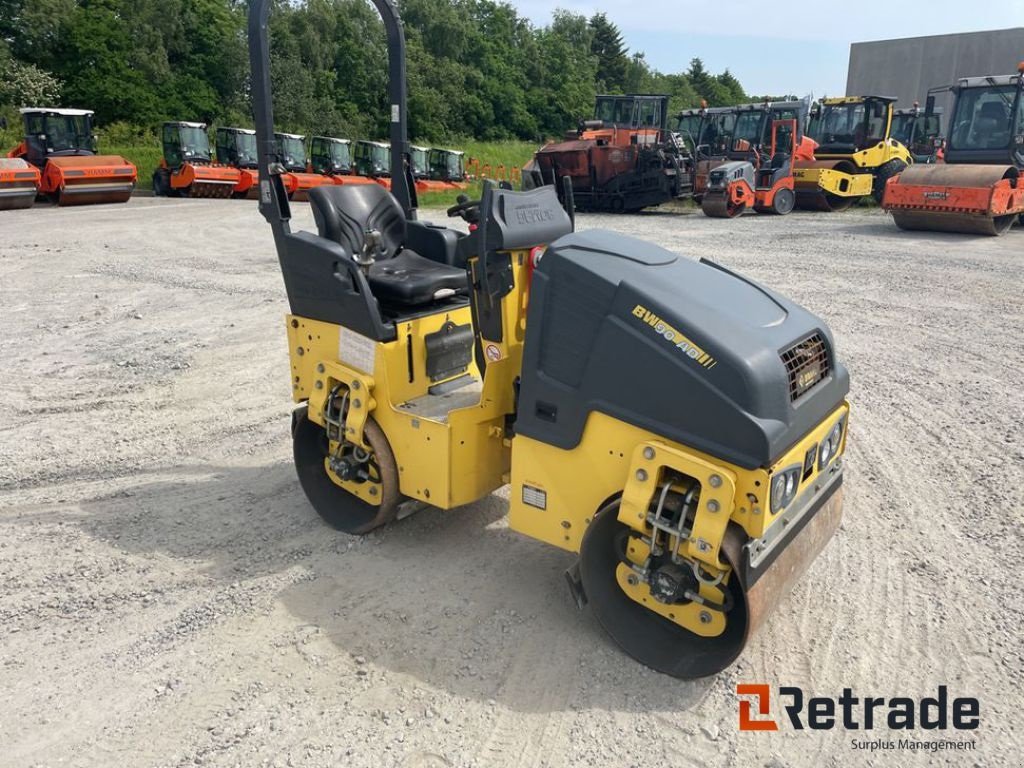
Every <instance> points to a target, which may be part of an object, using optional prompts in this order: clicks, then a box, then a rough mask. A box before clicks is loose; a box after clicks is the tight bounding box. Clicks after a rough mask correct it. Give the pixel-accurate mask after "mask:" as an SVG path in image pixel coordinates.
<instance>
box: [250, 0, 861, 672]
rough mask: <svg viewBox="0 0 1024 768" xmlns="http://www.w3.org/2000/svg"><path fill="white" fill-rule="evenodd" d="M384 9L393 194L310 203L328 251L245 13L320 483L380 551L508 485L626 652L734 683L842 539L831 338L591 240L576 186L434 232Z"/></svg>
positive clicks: (349, 524)
mask: <svg viewBox="0 0 1024 768" xmlns="http://www.w3.org/2000/svg"><path fill="white" fill-rule="evenodd" d="M373 4H374V5H375V6H376V8H377V9H378V11H379V12H380V14H381V16H382V17H383V21H384V28H385V31H386V33H387V40H388V51H389V97H390V98H389V102H390V105H391V116H392V122H391V147H392V151H393V153H392V157H391V193H388V191H387V190H385V189H383V188H381V187H375V186H370V185H364V186H344V187H334V186H332V187H320V188H318V189H314V190H312V191H311V192H310V205H311V208H312V212H313V216H314V219H315V221H316V226H317V232H316V233H315V234H314V233H308V232H302V231H298V232H296V231H293V230H292V228H291V224H290V221H291V212H290V207H289V202H288V197H287V194H286V191H285V185H284V183H283V179H282V173H281V169H280V167H279V166H280V157H279V155H278V152H279V151H280V150H279V147H278V145H277V144H276V142H275V141H274V139H273V133H272V132H273V111H272V105H271V84H270V65H269V52H270V45H269V33H268V15H269V9H270V6H271V0H253V2H252V5H251V7H250V14H249V50H250V58H251V65H252V75H253V81H252V82H253V90H252V96H253V109H254V112H255V115H256V131H257V136H258V139H259V141H258V147H259V155H260V158H259V166H260V203H259V207H260V212H261V214H262V215H263V216H264V217H265V218H266V220H267V221H268V222H269V224H270V226H271V229H272V231H273V234H274V241H275V244H276V248H277V255H278V259H279V262H280V266H281V271H282V274H283V277H284V283H285V288H286V291H287V294H288V300H289V304H290V307H291V313H290V314H289V315H288V316H287V318H286V324H287V338H288V344H289V351H290V360H291V370H290V372H289V381H290V383H291V388H292V397H293V400H294V402H295V403H296V405H297V407H296V409H295V411H294V412H293V418H292V436H293V447H294V458H295V466H296V470H297V473H298V476H299V481H300V484H301V486H302V488H303V490H304V491H305V493H306V495H307V497H308V498H309V500H310V502H311V503H312V505H313V507H314V509H315V510H316V511H317V512H318V513H319V514H320V515H321V516H322V517H323V518H324V519H325V520H326V521H327V522H329V523H330V524H332V525H333V526H335V527H337V528H339V529H341V530H343V531H347V532H349V533H355V534H361V533H366V532H367V531H370V530H372V529H374V528H376V527H378V526H381V525H384V524H386V523H388V522H391V521H394V520H396V519H397V518H399V517H402V516H404V513H405V511H406V510H407V509H408V507H407V505H408V504H410V503H418V504H422V505H429V506H432V507H434V508H437V509H442V510H450V509H453V508H455V507H458V506H460V505H463V504H468V503H470V502H473V501H475V500H478V499H480V498H482V497H485V496H487V495H488V494H490V493H491V492H492V491H494V490H496V489H498V488H500V487H502V486H504V485H507V484H511V492H510V499H511V501H510V513H509V519H510V525H511V527H512V529H514V530H516V531H519V532H521V533H523V534H525V535H527V536H530V537H533V538H535V539H538V540H540V541H544V542H548V543H550V544H553V545H555V546H558V547H561V548H563V549H565V550H568V551H569V552H573V553H578V557H579V559H578V562H577V564H576V565H574V566H573V567H572V568H570V570H569V572H568V576H569V581H570V586H571V587H572V589H573V592H574V594H575V596H576V597H577V599H578V601H580V602H585V603H587V604H589V605H590V606H591V608H592V609H593V611H594V613H595V614H596V616H597V618H598V619H599V620H600V623H601V624H602V625H603V626H604V628H605V629H606V630H607V631H608V633H609V634H610V635H611V636H612V638H614V640H615V641H616V642H617V643H618V644H619V645H620V646H621V647H622V648H623V649H624V650H625V651H626V652H627V653H628V654H630V655H631V656H633V657H634V658H636V659H638V660H639V661H640V662H642V663H644V664H647V665H649V666H651V667H653V668H654V669H657V670H661V671H663V672H665V673H668V674H671V675H675V676H678V677H683V678H692V677H701V676H706V675H711V674H714V673H716V672H718V671H720V670H722V669H724V668H725V667H727V666H728V665H729V664H731V663H732V662H733V661H734V660H735V659H736V658H737V656H738V655H739V654H740V652H741V651H742V649H743V647H744V646H745V645H746V643H747V642H748V641H749V639H750V637H751V635H752V633H753V632H754V630H755V628H756V627H757V626H758V625H759V624H760V623H762V622H763V621H764V619H765V617H766V616H767V615H768V614H769V613H770V612H771V610H772V608H773V606H775V604H776V603H778V601H779V600H780V598H782V596H783V595H784V594H785V593H786V591H787V590H788V588H789V587H790V586H791V584H792V583H793V582H794V581H795V580H796V579H797V578H799V576H800V575H801V574H802V573H803V572H804V570H805V569H806V567H807V565H808V564H809V563H810V562H811V561H812V560H813V559H814V558H815V557H816V556H817V555H818V553H819V552H820V551H821V549H822V548H823V547H824V546H825V544H826V543H827V542H828V541H829V539H830V538H831V537H832V536H833V534H834V533H835V532H836V530H837V528H838V526H839V522H840V516H841V510H842V501H841V500H842V489H841V486H842V482H843V463H844V449H845V445H846V435H847V427H848V415H849V406H848V405H847V403H846V401H845V395H846V393H847V391H848V388H849V380H848V375H847V372H846V369H845V368H844V366H843V365H842V363H840V362H839V360H838V358H837V356H836V351H835V344H834V342H833V339H832V335H831V334H830V333H829V330H828V328H827V326H826V325H825V324H824V323H823V322H822V321H821V320H819V319H818V318H816V317H814V316H813V315H811V314H810V313H808V312H807V311H806V310H804V309H802V308H801V307H799V306H797V305H796V304H794V303H793V302H791V301H789V300H788V299H786V298H784V297H783V296H781V295H779V294H777V293H775V292H774V291H771V290H769V289H767V288H764V287H762V286H759V285H757V284H756V283H754V282H753V281H750V280H748V279H746V278H743V277H741V276H739V275H736V274H734V273H732V272H730V271H729V270H727V269H725V268H724V267H721V266H719V265H716V264H714V263H712V262H709V261H704V260H702V261H696V260H692V259H689V258H685V257H681V256H678V255H676V254H673V253H670V252H668V251H665V250H663V249H661V248H659V247H657V246H654V245H651V244H649V243H646V242H644V241H641V240H637V239H634V238H630V237H625V236H622V235H618V234H615V233H612V232H606V231H599V230H589V231H587V232H585V233H574V232H573V229H574V227H573V208H572V204H571V203H572V187H571V180H569V181H568V182H566V181H563V186H564V188H563V194H562V196H563V198H564V199H565V200H566V205H565V207H563V205H562V203H561V202H560V200H559V195H558V194H556V191H555V189H554V187H553V186H550V185H545V186H542V187H538V188H536V189H533V190H529V191H524V192H513V191H511V190H507V189H499V188H497V187H495V186H494V185H493V184H492V183H485V184H484V187H483V193H482V198H481V199H479V200H464V201H462V202H460V203H458V204H457V205H455V206H453V207H452V208H450V209H449V211H448V213H449V215H450V216H459V217H461V218H463V219H465V220H466V221H468V222H470V223H471V224H472V225H473V227H472V228H471V230H470V233H469V234H464V233H462V232H460V231H458V230H456V229H454V228H452V229H449V228H447V227H442V226H435V225H431V224H426V223H424V222H421V221H419V220H418V219H417V216H416V202H417V201H416V193H415V185H414V181H413V178H412V174H411V172H410V170H409V168H410V164H409V141H408V135H407V127H406V120H407V115H406V105H407V101H406V89H405V48H404V45H405V41H404V38H403V33H402V24H401V20H400V19H399V16H398V9H397V5H396V4H395V2H394V0H373ZM420 514H424V513H423V512H420ZM523 567H524V568H527V567H529V565H528V564H525V563H524V566H523ZM478 578H486V574H484V575H482V576H478ZM783 652H786V650H784V651H783ZM792 652H795V653H806V647H802V648H799V649H793V651H792Z"/></svg>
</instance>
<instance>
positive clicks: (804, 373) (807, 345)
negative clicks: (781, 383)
mask: <svg viewBox="0 0 1024 768" xmlns="http://www.w3.org/2000/svg"><path fill="white" fill-rule="evenodd" d="M782 363H783V365H785V366H786V374H787V375H788V376H789V399H790V402H793V401H796V400H799V399H800V398H801V397H802V396H803V395H805V394H806V393H807V392H808V391H809V390H810V389H811V388H812V387H814V385H815V384H817V383H818V382H819V381H821V380H822V379H824V378H825V377H827V376H828V375H829V373H831V366H830V364H829V359H828V348H827V347H826V346H825V339H823V338H822V336H821V334H820V333H815V334H813V335H812V336H808V337H807V338H806V339H804V340H803V341H798V342H797V343H796V344H794V345H793V346H792V347H790V348H789V349H787V350H786V351H785V352H783V353H782Z"/></svg>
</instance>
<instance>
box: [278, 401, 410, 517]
mask: <svg viewBox="0 0 1024 768" xmlns="http://www.w3.org/2000/svg"><path fill="white" fill-rule="evenodd" d="M292 424H293V426H292V448H293V454H294V457H295V471H296V473H297V474H298V476H299V484H300V485H301V486H302V490H303V491H305V493H306V498H308V499H309V502H310V504H312V505H313V509H315V510H316V513H317V514H318V515H320V517H321V518H323V520H324V522H326V523H327V524H328V525H330V526H331V527H332V528H335V529H337V530H339V531H344V532H345V533H351V534H356V535H361V534H364V533H369V532H370V531H372V530H373V529H374V528H379V527H380V526H382V525H384V524H385V523H388V522H390V521H392V520H394V519H395V515H396V514H397V512H398V503H399V501H401V494H400V493H399V490H398V467H397V466H396V464H395V455H394V453H392V451H391V445H390V444H389V443H388V441H387V438H386V437H385V436H384V431H383V430H382V429H381V428H380V426H378V424H377V422H376V421H375V420H374V419H373V418H369V419H367V420H366V426H365V427H364V428H363V435H364V437H365V438H366V442H367V443H369V445H370V447H371V448H372V449H373V458H374V460H375V463H376V465H377V467H378V470H379V472H380V488H381V491H380V493H381V503H380V506H374V505H373V504H368V503H366V502H365V501H363V500H362V499H360V498H359V497H358V496H354V495H352V494H351V493H349V492H348V491H346V490H345V489H344V488H342V487H341V486H340V485H338V484H337V483H335V482H334V481H333V480H332V479H331V478H330V476H329V475H328V470H327V468H326V467H325V466H324V459H325V458H326V456H327V448H328V441H327V433H326V432H325V431H324V430H323V428H322V427H320V425H319V424H315V423H314V422H312V421H310V420H309V418H308V413H307V407H306V406H302V407H301V408H298V409H297V410H296V411H295V413H294V414H293V417H292Z"/></svg>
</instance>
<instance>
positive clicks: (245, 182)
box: [215, 126, 259, 199]
mask: <svg viewBox="0 0 1024 768" xmlns="http://www.w3.org/2000/svg"><path fill="white" fill-rule="evenodd" d="M215 141H216V147H217V162H218V163H221V164H222V165H228V166H231V167H232V168H237V169H238V183H237V184H236V185H235V187H234V189H233V190H232V191H231V196H232V197H237V198H249V199H255V198H256V194H257V192H258V191H259V188H258V186H257V184H256V182H257V181H258V180H259V175H258V174H257V172H256V168H257V165H256V131H254V130H252V129H251V128H232V127H229V126H223V127H220V128H218V129H217V134H216V140H215Z"/></svg>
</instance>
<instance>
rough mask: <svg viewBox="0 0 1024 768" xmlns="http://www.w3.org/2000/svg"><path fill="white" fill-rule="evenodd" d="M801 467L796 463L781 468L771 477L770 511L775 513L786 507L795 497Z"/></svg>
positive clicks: (798, 485)
mask: <svg viewBox="0 0 1024 768" xmlns="http://www.w3.org/2000/svg"><path fill="white" fill-rule="evenodd" d="M802 469H803V468H802V467H801V466H800V465H799V464H797V465H795V466H792V467H789V468H787V469H783V470H781V471H780V472H778V473H777V474H776V475H775V477H773V478H772V489H771V503H772V513H774V514H776V515H777V514H778V513H779V512H781V511H782V510H784V509H785V508H786V507H788V506H789V504H790V502H791V501H793V499H795V498H796V491H797V488H799V487H800V472H801V471H802Z"/></svg>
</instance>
